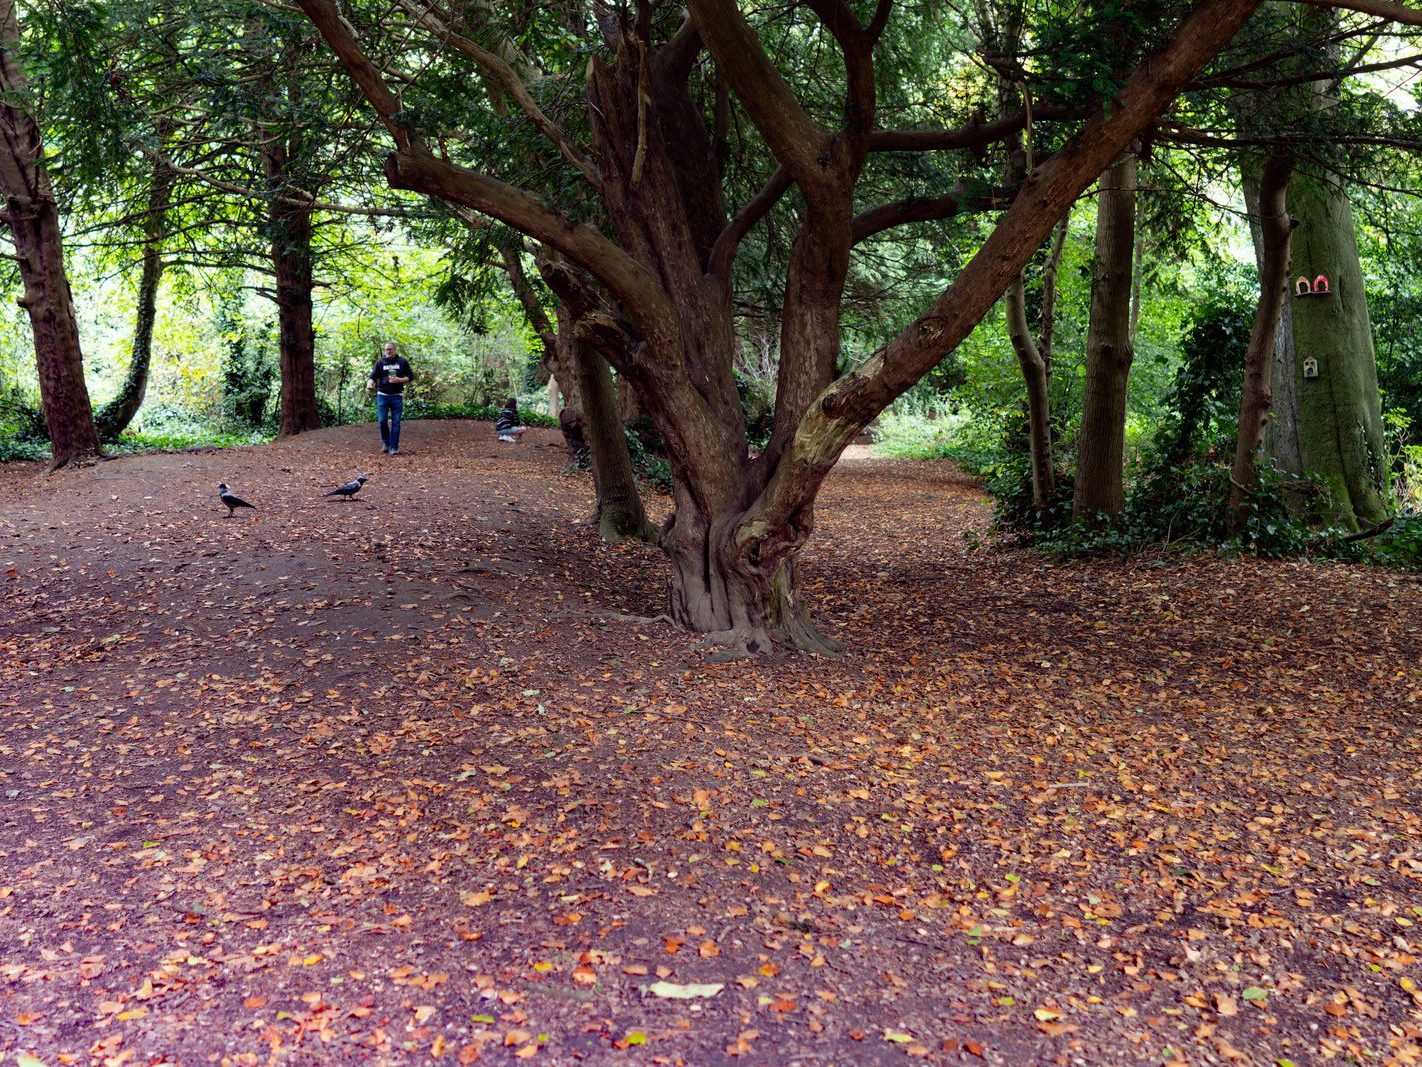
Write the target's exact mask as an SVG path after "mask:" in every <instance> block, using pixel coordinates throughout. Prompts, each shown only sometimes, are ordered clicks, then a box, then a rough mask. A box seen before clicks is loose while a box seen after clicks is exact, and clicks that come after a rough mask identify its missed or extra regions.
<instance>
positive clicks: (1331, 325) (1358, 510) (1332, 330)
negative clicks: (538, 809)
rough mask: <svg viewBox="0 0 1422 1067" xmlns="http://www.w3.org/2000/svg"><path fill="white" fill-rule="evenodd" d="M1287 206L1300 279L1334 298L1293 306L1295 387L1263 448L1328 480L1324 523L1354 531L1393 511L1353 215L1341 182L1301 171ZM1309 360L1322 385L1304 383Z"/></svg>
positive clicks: (1284, 337)
mask: <svg viewBox="0 0 1422 1067" xmlns="http://www.w3.org/2000/svg"><path fill="white" fill-rule="evenodd" d="M1288 203H1289V212H1290V214H1292V215H1293V216H1294V218H1295V219H1296V220H1297V221H1298V226H1297V228H1296V230H1295V231H1294V235H1293V263H1294V271H1295V272H1296V273H1298V274H1299V275H1302V276H1304V277H1307V278H1308V279H1309V281H1310V283H1312V282H1313V281H1314V280H1315V279H1317V277H1318V276H1319V275H1324V276H1325V277H1326V278H1327V279H1328V292H1327V293H1326V294H1319V293H1315V294H1311V295H1308V296H1302V297H1300V296H1297V295H1295V296H1291V297H1289V298H1288V300H1287V304H1288V312H1289V315H1288V325H1289V327H1290V328H1289V329H1287V330H1281V331H1280V346H1279V347H1280V352H1279V356H1280V358H1279V360H1278V363H1277V366H1278V372H1279V373H1280V374H1281V375H1283V376H1285V377H1287V378H1288V379H1289V381H1288V388H1286V389H1276V395H1275V404H1274V409H1275V411H1276V412H1277V418H1276V420H1275V425H1276V426H1277V429H1276V430H1275V431H1274V432H1271V433H1269V434H1268V435H1266V443H1267V447H1268V452H1269V455H1270V458H1271V459H1273V460H1274V462H1275V463H1276V464H1278V465H1279V466H1280V467H1281V468H1282V469H1284V470H1287V471H1290V472H1293V473H1296V474H1303V473H1308V474H1311V475H1313V476H1315V477H1317V478H1318V479H1319V480H1321V481H1322V483H1323V485H1324V486H1325V487H1326V488H1327V490H1328V494H1329V500H1328V501H1327V502H1326V504H1325V506H1324V518H1325V519H1326V520H1327V521H1329V522H1331V523H1332V524H1334V525H1338V526H1342V527H1344V528H1346V529H1352V530H1356V529H1358V528H1359V527H1360V526H1361V525H1372V524H1376V523H1379V522H1382V521H1383V520H1384V519H1385V518H1386V517H1387V503H1386V500H1385V499H1384V495H1383V486H1384V484H1385V477H1386V472H1385V470H1384V463H1385V461H1384V458H1383V435H1382V403H1381V398H1380V396H1379V393H1378V377H1377V364H1376V362H1375V356H1374V351H1373V331H1372V322H1371V320H1370V319H1369V316H1368V300H1367V293H1366V292H1365V290H1364V288H1363V272H1362V267H1361V265H1360V263H1359V259H1358V246H1357V240H1356V237H1355V235H1354V223H1353V212H1352V207H1351V205H1350V204H1349V201H1348V195H1347V191H1346V190H1345V189H1344V188H1343V187H1342V185H1341V184H1340V183H1339V180H1338V179H1337V178H1334V177H1331V176H1330V177H1323V176H1320V175H1319V174H1317V173H1316V172H1311V171H1307V170H1302V169H1301V170H1299V171H1298V172H1297V173H1295V174H1294V176H1293V178H1292V180H1291V181H1290V182H1289V191H1288ZM1290 349H1291V350H1290ZM1309 360H1313V361H1315V363H1314V364H1313V365H1316V367H1317V376H1316V377H1306V376H1305V366H1306V364H1308V361H1309ZM1281 401H1282V402H1281Z"/></svg>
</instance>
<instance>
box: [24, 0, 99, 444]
mask: <svg viewBox="0 0 1422 1067" xmlns="http://www.w3.org/2000/svg"><path fill="white" fill-rule="evenodd" d="M19 47H20V24H19V19H18V17H17V15H16V13H15V4H14V0H0V136H3V138H4V144H3V146H0V189H3V191H4V193H5V223H6V225H7V226H8V227H9V229H10V236H11V239H12V240H13V241H14V244H15V257H16V260H17V262H18V265H19V270H20V279H21V282H22V283H23V285H24V296H23V297H22V298H21V300H20V304H21V306H23V307H24V308H25V310H26V311H27V312H28V313H29V318H30V327H31V329H32V330H33V332H34V345H35V364H36V367H37V369H38V372H39V383H40V400H41V404H42V406H43V408H44V418H45V425H46V426H47V428H48V430H49V442H50V449H51V461H50V466H51V469H58V468H60V467H64V466H67V465H69V464H71V463H78V462H82V461H84V460H86V459H90V458H93V457H95V456H98V455H99V454H100V448H99V435H98V431H97V430H96V429H95V427H94V417H93V412H92V410H91V408H90V402H89V390H88V387H87V386H86V385H85V383H84V356H83V352H82V350H81V348H80V344H79V326H78V323H77V322H76V321H75V318H74V299H73V296H72V294H71V293H70V290H69V276H68V274H67V273H66V272H65V269H64V245H63V240H62V236H61V228H60V222H59V210H58V207H57V205H56V204H55V200H54V192H53V190H52V189H51V187H50V183H49V175H48V174H47V173H46V172H45V170H44V167H43V166H42V158H41V157H42V152H43V142H42V140H41V138H40V131H39V126H38V125H37V124H36V122H35V120H34V118H33V116H31V115H30V113H29V112H28V111H26V110H25V109H24V106H23V101H24V98H25V96H26V95H27V94H28V91H29V84H28V82H27V81H26V78H25V73H24V71H23V69H21V67H20V60H19Z"/></svg>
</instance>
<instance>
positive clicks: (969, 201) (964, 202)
mask: <svg viewBox="0 0 1422 1067" xmlns="http://www.w3.org/2000/svg"><path fill="white" fill-rule="evenodd" d="M1011 200H1012V194H1011V192H1009V191H1008V190H1006V189H990V190H986V191H984V192H981V193H976V194H974V193H971V192H969V191H968V189H967V188H966V187H965V186H964V185H963V184H962V183H959V186H958V187H957V188H956V189H954V191H953V192H951V193H949V194H947V195H946V196H910V197H906V198H905V199H903V200H895V201H894V202H892V203H889V204H880V205H879V206H878V207H873V208H870V209H869V210H868V211H862V212H860V213H859V214H858V215H855V216H854V224H853V231H852V237H851V240H852V241H853V243H854V244H859V243H860V242H861V241H865V240H868V239H869V238H870V237H873V236H874V235H875V234H878V233H883V232H884V231H885V230H888V229H892V228H893V227H895V226H903V225H904V224H906V223H910V222H935V221H937V220H939V219H947V218H952V217H953V216H954V215H959V214H962V213H963V212H964V211H986V210H990V209H992V208H1003V207H1006V206H1007V205H1008V204H1009V203H1010V202H1011Z"/></svg>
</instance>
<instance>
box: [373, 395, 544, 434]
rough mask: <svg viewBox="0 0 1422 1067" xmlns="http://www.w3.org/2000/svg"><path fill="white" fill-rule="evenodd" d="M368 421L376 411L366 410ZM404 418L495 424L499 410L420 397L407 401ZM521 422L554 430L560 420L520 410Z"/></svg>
mask: <svg viewBox="0 0 1422 1067" xmlns="http://www.w3.org/2000/svg"><path fill="white" fill-rule="evenodd" d="M365 413H366V416H367V421H368V420H373V419H374V418H375V409H374V408H368V409H366V412H365ZM403 417H404V418H407V419H475V420H477V421H481V422H493V421H494V420H495V419H497V418H498V417H499V409H498V408H496V407H494V406H492V405H487V404H431V403H430V402H429V401H428V400H424V399H422V398H420V397H410V398H409V399H408V400H406V401H405V413H404V416H403ZM518 417H519V421H520V422H521V423H523V425H525V426H544V427H549V428H552V429H554V430H556V429H557V428H558V420H557V419H556V418H554V417H553V416H552V415H545V414H543V413H542V412H540V411H524V410H522V409H520V410H519V413H518Z"/></svg>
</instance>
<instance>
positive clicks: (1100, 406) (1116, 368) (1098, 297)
mask: <svg viewBox="0 0 1422 1067" xmlns="http://www.w3.org/2000/svg"><path fill="white" fill-rule="evenodd" d="M1096 196H1097V201H1096V265H1095V271H1094V273H1093V274H1092V278H1091V325H1090V327H1089V329H1088V331H1087V337H1086V393H1085V396H1084V397H1083V398H1082V402H1081V430H1080V432H1079V433H1078V435H1077V443H1076V492H1075V496H1074V498H1073V500H1072V515H1073V517H1075V518H1078V519H1081V518H1085V517H1087V516H1090V515H1095V514H1103V515H1109V516H1112V517H1115V516H1116V515H1119V514H1120V513H1121V509H1122V508H1123V507H1125V504H1126V494H1125V485H1124V483H1123V479H1122V474H1123V464H1124V461H1125V445H1126V384H1127V381H1128V380H1129V378H1130V374H1131V360H1132V358H1133V356H1134V352H1133V350H1132V347H1131V274H1132V268H1133V266H1134V262H1135V239H1136V157H1135V155H1134V153H1129V152H1128V153H1127V154H1126V155H1124V156H1122V157H1121V158H1120V159H1119V160H1117V161H1116V162H1115V163H1113V164H1112V165H1111V166H1110V167H1109V168H1107V170H1106V172H1105V173H1104V174H1102V175H1101V182H1100V185H1099V186H1098V188H1097V193H1096Z"/></svg>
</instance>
